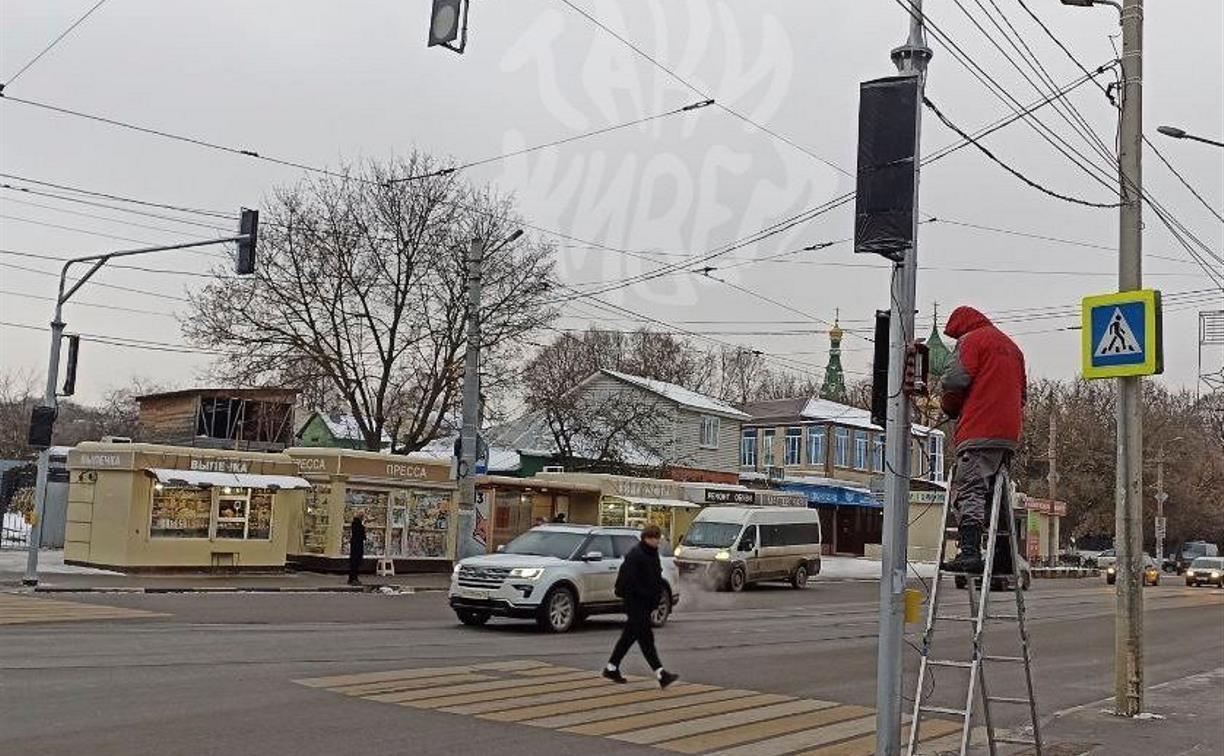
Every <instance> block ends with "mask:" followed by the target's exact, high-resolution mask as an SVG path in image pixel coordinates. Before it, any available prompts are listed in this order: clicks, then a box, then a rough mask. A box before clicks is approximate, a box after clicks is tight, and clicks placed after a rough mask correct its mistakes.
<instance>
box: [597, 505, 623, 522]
mask: <svg viewBox="0 0 1224 756" xmlns="http://www.w3.org/2000/svg"><path fill="white" fill-rule="evenodd" d="M599 524H600V525H608V526H615V525H624V524H625V505H624V504H623V503H622V502H619V501H605V502H603V503H602V504H600V505H599Z"/></svg>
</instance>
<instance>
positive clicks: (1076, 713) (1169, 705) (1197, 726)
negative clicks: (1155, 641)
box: [1042, 667, 1224, 756]
mask: <svg viewBox="0 0 1224 756" xmlns="http://www.w3.org/2000/svg"><path fill="white" fill-rule="evenodd" d="M1221 700H1224V667H1220V668H1217V669H1213V670H1211V671H1208V672H1202V673H1200V674H1197V675H1191V676H1189V677H1183V678H1181V679H1178V680H1171V681H1169V682H1166V683H1162V684H1159V685H1153V686H1151V687H1149V688H1148V689H1147V693H1146V701H1145V706H1144V708H1145V710H1146V711H1145V713H1143V714H1141V715H1140V716H1138V717H1134V718H1129V717H1119V716H1115V715H1114V713H1113V699H1112V698H1109V699H1105V700H1101V701H1094V702H1093V703H1090V704H1086V705H1084V706H1077V707H1075V708H1072V709H1066V710H1063V711H1060V712H1057V713H1055V714H1054V716H1053V717H1052V718H1051V719H1050V721H1048V722H1047V723H1046V724H1044V725H1043V728H1044V729H1043V732H1042V736H1043V739H1044V740H1045V742H1046V743H1047V744H1048V745H1051V746H1055V745H1056V746H1058V747H1059V748H1060V750H1059V751H1058V753H1059V754H1060V755H1061V754H1067V756H1078V755H1079V754H1092V755H1093V756H1098V755H1100V756H1105V754H1108V756H1148V755H1149V754H1209V753H1220V752H1221V751H1220V749H1221V742H1222V741H1224V725H1222V724H1221V721H1220V714H1221V709H1220V701H1221ZM1048 752H1049V749H1048V748H1047V753H1048Z"/></svg>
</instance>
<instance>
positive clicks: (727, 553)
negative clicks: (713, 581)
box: [714, 549, 731, 562]
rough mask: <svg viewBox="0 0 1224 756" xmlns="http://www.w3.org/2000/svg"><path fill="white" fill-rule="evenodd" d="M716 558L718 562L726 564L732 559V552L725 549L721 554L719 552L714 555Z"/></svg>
mask: <svg viewBox="0 0 1224 756" xmlns="http://www.w3.org/2000/svg"><path fill="white" fill-rule="evenodd" d="M714 558H715V559H717V560H718V561H720V562H725V561H727V560H728V559H730V558H731V552H730V551H727V550H726V549H723V550H722V551H720V552H718V553H717V554H715V555H714Z"/></svg>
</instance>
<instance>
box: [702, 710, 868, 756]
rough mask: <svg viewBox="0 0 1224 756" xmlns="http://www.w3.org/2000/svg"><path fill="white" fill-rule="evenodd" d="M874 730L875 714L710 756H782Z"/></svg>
mask: <svg viewBox="0 0 1224 756" xmlns="http://www.w3.org/2000/svg"><path fill="white" fill-rule="evenodd" d="M874 731H875V714H874V713H873V714H872V715H871V716H867V717H863V718H861V719H851V720H847V721H845V722H837V723H835V724H831V725H828V726H827V727H819V728H817V729H814V730H805V731H803V732H796V733H792V734H790V735H783V736H781V737H777V738H770V739H769V740H762V741H759V742H756V743H751V744H749V745H742V746H738V747H736V748H727V749H725V750H722V751H715V752H714V753H713V754H711V756H782V755H783V754H787V753H791V752H793V751H798V750H800V749H803V748H814V747H815V746H820V745H827V744H829V743H836V742H837V741H839V740H845V739H846V738H849V737H853V736H856V735H865V734H867V733H869V732H874Z"/></svg>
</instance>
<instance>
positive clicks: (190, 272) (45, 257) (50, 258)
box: [0, 249, 237, 281]
mask: <svg viewBox="0 0 1224 756" xmlns="http://www.w3.org/2000/svg"><path fill="white" fill-rule="evenodd" d="M0 255H12V256H14V257H28V258H30V259H32V260H48V261H51V262H59V263H63V262H68V261H69V260H70V259H71V258H67V257H56V256H55V255H40V254H38V253H35V252H19V251H17V250H14V249H0ZM107 267H108V268H119V269H122V270H138V271H140V272H141V273H161V274H165V275H170V276H189V277H193V278H207V279H209V280H214V281H215V280H218V279H221V280H224V279H227V278H234V279H236V278H237V276H218V275H214V274H212V273H199V272H197V271H193V270H179V269H174V268H149V267H146V266H143V265H129V264H126V263H117V262H112V263H107ZM55 275H59V274H58V273H57V274H55Z"/></svg>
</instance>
